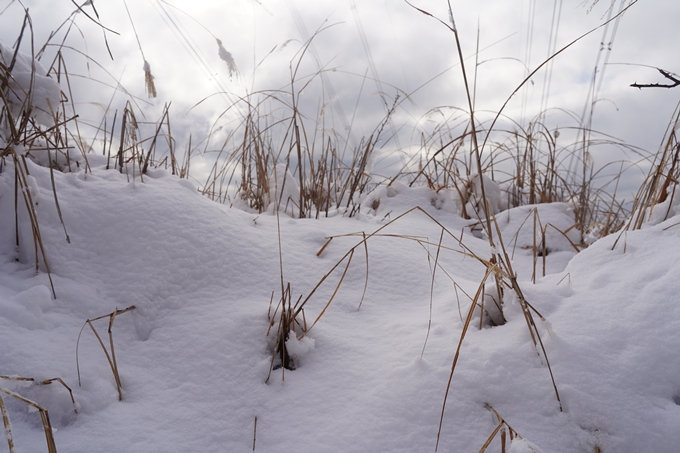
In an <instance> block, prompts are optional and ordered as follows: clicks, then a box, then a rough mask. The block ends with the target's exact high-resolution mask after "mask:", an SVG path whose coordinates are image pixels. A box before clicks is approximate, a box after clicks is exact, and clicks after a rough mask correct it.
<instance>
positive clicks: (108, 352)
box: [76, 305, 136, 401]
mask: <svg viewBox="0 0 680 453" xmlns="http://www.w3.org/2000/svg"><path fill="white" fill-rule="evenodd" d="M135 308H136V307H135V306H134V305H131V306H129V307H127V308H125V309H123V310H118V309H116V310H114V311H113V312H111V313H108V314H106V315H102V316H99V317H96V318H92V319H88V320H86V321H85V323H84V324H83V327H82V328H81V329H80V333H79V334H78V340H77V341H76V368H77V371H78V386H80V362H79V360H78V346H79V345H80V336H81V335H82V333H83V330H84V329H85V326H90V328H91V329H92V332H93V333H94V336H95V337H97V341H99V345H100V346H101V347H102V350H103V351H104V355H105V356H106V360H107V361H108V362H109V367H111V373H113V379H114V380H115V381H116V390H118V401H123V387H122V385H121V383H120V374H119V373H118V362H117V361H116V351H115V349H114V347H113V322H114V321H115V320H116V316H118V315H122V314H123V313H127V312H128V311H131V310H134V309H135ZM105 318H109V328H108V331H107V332H108V334H109V349H106V346H105V345H104V342H103V341H102V337H101V336H100V335H99V332H97V329H95V327H94V324H92V322H93V321H98V320H100V319H105Z"/></svg>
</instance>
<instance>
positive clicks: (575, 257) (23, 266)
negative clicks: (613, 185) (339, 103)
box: [0, 48, 680, 453]
mask: <svg viewBox="0 0 680 453" xmlns="http://www.w3.org/2000/svg"><path fill="white" fill-rule="evenodd" d="M3 49H4V48H0V50H2V53H6V52H5V50H3ZM18 61H19V66H17V68H19V69H20V68H21V67H22V65H23V67H24V69H25V68H26V66H27V65H30V61H24V60H21V59H19V60H18ZM22 62H23V63H22ZM36 71H37V75H38V76H40V77H36V78H34V79H31V77H29V76H26V77H23V78H22V77H17V78H16V80H15V82H16V86H15V87H14V88H13V89H15V97H13V98H11V103H12V107H11V109H12V110H14V109H15V108H16V112H20V111H21V108H22V107H21V104H22V103H23V102H24V101H25V99H23V98H22V96H21V95H20V93H21V92H22V91H24V92H28V91H30V90H27V89H26V87H25V86H23V85H22V84H26V83H28V85H29V86H30V84H31V83H34V84H36V85H35V87H36V89H35V90H33V91H32V93H33V94H34V96H35V98H34V99H33V102H34V104H35V105H36V106H37V107H39V111H40V112H41V113H40V115H41V116H42V119H41V118H38V119H39V120H41V121H47V122H49V117H48V116H45V115H46V112H47V111H49V109H50V102H47V101H45V99H49V98H50V97H53V96H54V95H55V87H54V86H53V85H52V82H51V81H50V79H49V78H47V77H42V72H40V70H39V68H38V69H36ZM29 73H30V71H29ZM17 74H19V73H17ZM41 77H42V78H41ZM31 80H33V82H31ZM41 99H42V100H41ZM5 132H6V131H5ZM0 144H2V149H3V153H4V152H5V150H9V148H7V147H6V145H5V143H0ZM24 151H25V150H22V149H19V148H18V147H15V148H13V149H12V150H11V153H17V154H16V155H19V154H20V153H22V152H24ZM7 153H8V154H7V155H6V156H5V157H4V158H0V159H2V161H1V162H0V387H1V388H2V389H6V391H4V390H3V391H4V393H1V392H3V391H0V396H2V398H3V401H4V405H5V407H6V413H7V418H5V420H11V434H12V440H13V443H14V445H15V446H16V451H17V452H40V451H47V447H46V443H45V437H44V433H43V429H42V423H41V421H40V417H39V414H38V413H37V412H36V410H35V409H34V408H33V407H31V406H30V405H27V404H25V402H22V401H19V400H18V399H16V398H14V397H13V396H12V395H10V394H8V393H7V392H15V394H16V395H21V396H22V397H24V398H28V399H30V400H32V401H34V402H35V403H37V404H38V405H40V406H41V407H43V408H45V409H47V410H48V412H49V417H50V419H51V422H52V427H53V428H54V439H55V442H56V446H57V449H58V451H61V452H93V451H96V452H115V453H118V452H182V453H184V452H224V451H227V452H242V451H253V450H254V451H257V452H281V451H295V452H409V453H410V452H421V451H422V452H431V451H433V450H434V448H435V443H436V441H437V435H438V427H439V423H440V415H441V411H442V405H443V402H444V397H445V394H446V390H447V382H448V380H449V376H450V373H451V366H452V361H453V357H454V354H455V352H456V347H457V344H458V341H459V338H460V337H461V333H462V332H463V325H464V321H463V319H464V318H465V317H466V313H467V312H468V310H469V307H470V305H471V299H470V297H469V296H468V295H473V294H474V293H475V292H476V291H477V288H478V287H479V285H480V282H481V281H482V279H483V277H484V275H485V270H486V269H485V266H484V265H483V264H482V263H481V262H480V261H479V260H477V259H476V258H475V257H473V256H472V255H473V254H474V255H476V256H478V257H480V258H482V259H489V258H490V256H491V249H490V246H489V242H488V241H487V240H485V239H484V238H481V237H478V236H480V235H479V233H475V232H474V231H473V230H474V228H470V227H471V226H472V223H474V222H471V221H470V220H464V219H463V218H462V217H461V216H460V215H459V212H460V209H459V208H460V207H459V206H458V205H457V202H456V198H455V196H453V195H452V194H451V193H447V192H444V191H442V192H440V193H434V192H432V191H430V190H428V189H425V188H413V189H412V188H408V187H406V186H404V185H403V184H399V183H395V184H393V185H392V186H390V187H379V188H378V189H376V190H375V191H374V192H372V193H371V194H369V195H368V196H367V197H366V199H365V200H364V202H363V205H362V208H361V210H360V213H359V214H358V215H356V216H354V217H353V218H349V217H348V216H346V215H343V214H344V213H343V212H342V211H338V212H332V213H331V214H332V215H330V216H329V217H328V218H322V219H320V220H310V219H294V218H292V217H290V216H289V215H288V214H287V213H286V212H285V211H284V210H282V211H281V213H280V215H279V216H277V215H275V214H274V209H270V210H269V211H268V213H265V214H259V215H258V214H253V213H249V212H246V211H245V210H239V209H236V208H229V207H227V206H224V205H221V204H218V203H214V202H212V201H210V200H208V199H207V198H205V197H202V196H201V195H199V194H198V192H197V191H196V188H195V187H194V186H193V185H192V184H191V183H189V182H187V181H186V180H180V179H178V178H176V177H174V176H171V175H170V174H169V173H168V172H166V171H165V170H162V169H152V170H150V171H149V172H148V174H147V175H145V176H144V179H143V180H142V179H141V178H140V177H139V174H138V172H137V174H136V175H135V174H134V173H133V172H132V171H130V172H127V173H121V172H119V171H117V170H113V169H111V170H107V169H106V163H107V161H106V159H105V158H103V157H101V156H97V155H90V156H89V166H90V168H91V171H85V168H86V167H87V166H86V165H85V164H84V163H83V162H81V163H79V164H75V161H74V162H72V165H71V166H70V168H71V170H72V171H64V172H61V171H54V187H55V189H56V194H57V196H58V199H59V206H60V212H61V216H63V225H62V222H61V220H60V212H59V210H58V209H57V204H56V199H55V191H54V190H53V188H52V184H53V183H52V179H51V176H52V175H51V174H50V170H49V168H48V167H47V166H46V165H45V164H46V163H47V162H48V161H49V159H46V158H45V155H44V154H41V153H45V152H44V151H39V150H34V151H32V152H31V155H30V156H29V157H28V158H27V159H26V170H28V174H29V175H28V176H27V178H26V184H25V185H26V189H25V190H26V191H28V192H29V193H30V194H31V199H32V201H33V203H34V208H35V212H37V216H38V224H39V228H40V236H41V238H42V243H43V244H44V247H45V255H46V257H47V260H48V264H49V267H50V269H51V275H52V280H53V284H54V291H55V293H56V296H57V297H56V298H53V296H52V289H51V284H50V282H49V279H48V275H47V273H46V272H45V266H44V264H43V266H42V267H43V270H42V271H41V272H39V273H37V274H36V270H35V259H36V258H35V256H36V254H35V250H34V242H33V233H32V227H31V222H30V219H29V215H28V210H27V209H26V207H25V205H24V204H23V199H22V197H21V196H19V198H18V199H19V201H18V203H17V206H18V216H17V217H15V215H14V212H15V203H16V201H15V200H16V199H15V187H16V182H15V170H16V169H15V167H14V163H13V162H14V161H13V159H11V158H10V155H11V153H10V151H7ZM74 164H75V165H74ZM66 169H67V167H66V166H64V170H66ZM489 184H491V182H490V181H489ZM291 189H294V187H293V186H290V185H289V186H288V190H291ZM491 192H493V191H490V192H489V193H491ZM499 193H500V192H499ZM289 195H291V194H289ZM292 195H294V193H293V194H292ZM678 200H680V194H678V196H676V197H669V198H668V200H667V201H666V202H665V203H664V204H662V205H660V206H658V207H657V210H656V212H654V213H652V214H653V215H652V216H651V217H650V218H651V220H650V222H649V223H648V224H646V226H645V228H643V229H642V230H638V231H632V232H628V233H624V234H622V235H612V236H609V237H606V238H604V239H601V240H599V241H597V242H595V243H594V244H592V245H591V246H590V247H588V248H587V249H585V250H583V251H581V252H580V253H577V248H576V247H574V246H573V242H578V237H577V236H575V234H576V233H575V230H574V229H573V228H571V227H572V224H573V222H574V220H573V212H572V211H571V210H570V208H569V206H568V205H566V204H559V203H554V204H548V205H539V206H524V207H519V208H514V209H510V210H504V211H502V212H499V213H498V215H497V221H498V225H499V229H500V230H501V231H502V233H503V238H504V241H505V244H506V246H507V250H508V253H509V254H510V255H511V256H512V260H513V266H514V267H515V268H516V270H517V271H518V278H519V281H520V284H521V288H522V291H523V293H524V295H525V297H526V298H527V300H528V301H529V302H530V303H531V305H532V306H533V307H534V308H535V309H536V310H537V311H538V312H540V313H541V314H542V315H543V317H544V319H540V317H539V316H535V317H534V318H535V319H536V320H537V329H538V332H539V333H540V334H541V337H542V339H543V343H544V345H545V350H546V353H547V356H548V358H549V360H550V364H551V369H552V372H553V374H554V380H555V383H556V386H557V389H558V391H559V395H560V401H561V404H560V403H559V402H558V400H557V398H556V395H555V390H554V389H553V385H552V381H551V378H550V372H549V368H548V366H547V364H546V362H545V360H544V359H543V358H542V355H541V354H539V352H538V351H537V349H536V348H535V347H534V344H533V342H532V339H531V334H530V331H529V330H528V329H527V323H526V322H525V318H524V316H523V315H522V311H521V309H520V306H519V304H518V303H517V302H516V300H514V299H513V298H512V297H509V296H508V297H506V298H505V300H504V306H503V316H504V318H505V319H506V320H507V322H506V323H505V324H503V325H498V326H495V327H491V326H490V325H485V326H484V327H482V328H479V326H480V324H481V323H480V320H479V315H477V318H476V319H473V323H472V327H471V328H470V330H469V331H468V332H467V335H466V336H465V339H464V342H463V346H462V350H461V355H460V359H459V361H458V363H457V367H456V370H455V373H454V375H453V379H452V381H451V385H450V388H449V393H448V399H447V402H446V408H445V413H444V418H443V424H442V429H441V439H440V444H439V450H440V451H445V452H448V451H455V452H475V451H479V450H480V448H482V447H483V445H484V444H485V441H486V439H487V438H488V437H489V436H490V434H492V433H493V432H494V429H495V428H496V426H497V425H498V419H497V416H496V415H495V413H494V412H493V411H496V413H497V414H499V415H500V416H502V417H503V419H504V420H505V422H506V423H507V424H508V425H509V426H510V427H512V429H513V430H514V432H516V433H518V434H519V435H520V436H521V437H517V438H515V440H514V441H513V442H512V445H510V446H509V447H508V451H510V452H515V453H519V452H530V451H533V452H538V451H545V452H574V453H576V452H593V451H601V452H617V453H627V452H630V453H637V452H646V451H650V452H651V451H653V452H669V453H671V452H677V451H678V450H679V449H680V335H678V331H680V303H678V302H679V301H678V294H679V293H680V281H679V280H678V277H677V276H678V275H680V260H678V258H677V254H678V251H680V247H679V244H680V238H679V236H680V216H678V215H677V210H678ZM499 202H500V200H495V203H494V207H495V208H497V209H498V210H501V209H502V207H501V204H500V203H499ZM416 206H419V207H421V208H422V210H423V211H424V212H421V211H418V210H414V211H412V212H410V213H409V214H407V215H405V216H403V217H400V215H401V214H402V213H405V212H407V211H409V210H411V209H412V208H414V207H416ZM469 208H470V210H472V206H470V207H469ZM425 212H426V213H427V214H429V216H430V217H428V215H426V214H425ZM666 215H668V216H669V217H670V218H669V219H668V220H665V221H663V220H662V219H663V218H664V217H665V216H666ZM442 226H444V227H445V228H446V230H447V231H448V232H449V233H450V234H445V235H443V234H442ZM382 227H384V228H382ZM380 228H382V229H381V230H380V232H379V234H376V235H373V236H371V237H370V238H369V239H368V241H367V242H366V246H364V245H362V244H361V241H362V239H363V238H364V237H366V236H365V235H370V234H371V233H373V232H375V231H377V230H378V229H380ZM537 228H538V229H542V230H543V231H545V244H544V245H545V250H547V252H548V253H547V255H546V254H545V253H543V252H542V253H541V255H546V256H540V257H537V256H535V255H534V253H533V250H534V248H535V247H539V248H540V249H541V251H542V250H543V249H544V247H543V246H542V245H541V242H542V240H543V237H542V236H540V237H539V236H537V233H536V230H537ZM67 235H68V236H67ZM452 236H453V237H452ZM331 237H333V239H332V240H331V241H330V242H328V241H329V238H331ZM17 238H18V242H19V246H18V247H17V245H16V243H17ZM67 238H68V240H67ZM458 240H462V242H463V244H464V245H465V247H466V248H465V249H463V248H462V247H461V245H460V244H459V243H458ZM439 244H441V246H439ZM357 245H358V246H357ZM353 247H355V249H354V250H355V252H354V253H353V254H352V255H351V257H352V261H351V263H350V265H349V267H347V268H346V267H345V264H346V263H347V262H348V260H347V259H346V260H345V261H344V264H341V265H340V266H339V267H337V268H336V270H335V271H334V272H333V273H332V274H331V276H330V277H329V278H328V279H327V280H326V281H325V282H324V284H323V285H321V286H320V287H319V288H318V290H316V291H315V292H314V296H313V297H312V298H311V299H309V301H308V302H307V304H306V305H305V311H304V318H303V319H304V320H306V321H307V325H308V326H311V325H312V323H313V321H314V320H315V319H316V318H317V317H318V316H319V315H320V314H321V313H323V317H321V318H320V320H319V321H318V323H317V324H316V325H314V327H313V328H311V329H310V330H308V333H307V334H306V335H304V336H302V332H301V331H299V332H298V336H299V338H297V337H291V338H289V340H288V343H287V345H288V350H289V351H290V353H291V354H293V356H294V357H293V359H294V363H295V367H296V369H295V370H285V373H284V369H283V368H279V369H274V370H271V368H272V363H273V362H272V352H273V348H274V344H275V340H274V333H275V331H276V326H275V325H274V326H273V327H271V324H270V317H271V318H273V319H278V318H276V317H275V316H272V314H273V313H272V312H273V311H274V310H275V309H276V306H277V302H278V301H279V300H280V299H281V297H282V290H283V289H284V288H287V287H288V285H290V299H291V300H292V301H293V302H295V301H296V300H298V297H306V296H307V295H308V294H310V293H311V292H312V291H313V290H314V288H315V287H316V285H317V283H318V282H319V281H321V280H322V279H323V278H324V276H325V275H327V273H328V272H329V271H331V269H333V268H334V266H336V264H337V263H338V261H339V260H341V259H342V257H343V256H346V254H347V252H348V251H349V250H351V249H352V248H353ZM462 252H465V253H462ZM280 257H281V259H280ZM40 261H41V262H42V259H40ZM345 269H346V271H345ZM544 269H545V273H546V275H545V276H543V272H544ZM343 272H344V277H341V275H342V274H343ZM366 276H368V278H366ZM340 279H342V284H341V285H340V287H339V290H338V291H337V294H336V295H335V296H334V297H333V295H334V293H335V290H336V285H337V283H338V282H339V280H340ZM532 280H536V283H535V284H534V283H532ZM488 288H491V286H490V285H489V286H488V287H487V291H490V292H493V291H491V290H490V289H488ZM364 292H365V293H364ZM506 294H509V292H507V293H506ZM491 297H492V294H489V296H488V300H491ZM331 298H332V303H331V304H330V305H329V306H328V308H327V309H326V310H325V312H324V307H325V306H326V305H327V303H328V301H329V300H330V299H331ZM128 307H134V308H131V309H130V310H129V311H125V312H122V313H120V314H118V315H117V316H115V317H114V318H109V317H104V318H103V319H98V320H94V321H92V326H93V327H95V328H96V329H97V331H98V333H99V335H100V338H101V339H102V341H103V344H105V345H106V346H107V347H108V348H109V351H110V345H109V341H110V340H109V335H108V334H107V330H109V326H110V321H111V322H113V320H115V322H113V324H112V327H111V332H112V338H113V341H114V344H115V352H116V354H115V357H116V365H117V367H118V370H119V374H120V381H121V386H122V389H121V395H122V400H120V401H119V392H118V389H117V386H116V381H115V380H114V375H113V373H112V372H111V367H110V366H109V362H108V361H107V356H106V355H105V353H104V350H103V349H102V347H101V346H100V343H99V341H98V339H97V337H96V336H95V334H94V332H93V331H92V330H91V329H90V328H89V327H90V326H89V325H87V324H86V321H87V320H91V319H95V318H99V317H101V316H104V315H107V314H109V313H113V312H115V311H116V310H125V309H126V308H128ZM279 313H280V312H279ZM301 315H302V313H301ZM298 319H301V318H298ZM485 324H489V323H485ZM497 324H498V323H497ZM270 327H271V329H270ZM268 332H269V335H268ZM20 378H32V379H34V381H32V382H31V381H26V380H21V379H20ZM53 378H61V379H62V380H63V382H64V383H65V384H66V385H68V386H70V388H71V389H72V390H73V395H74V398H75V407H74V405H73V403H72V402H71V399H70V396H69V393H68V391H67V390H66V388H64V387H62V386H61V385H60V384H59V383H58V382H53V383H52V384H49V385H39V384H38V383H39V382H41V381H43V380H45V379H53ZM560 406H562V408H563V410H560ZM5 433H6V434H7V433H9V431H8V430H6V431H5ZM500 442H501V441H500V435H499V436H498V437H497V438H496V439H495V440H494V441H493V443H492V444H491V446H490V448H491V449H492V450H491V451H499V450H500V448H501V446H500ZM7 445H8V444H7V442H5V441H4V439H0V451H7Z"/></svg>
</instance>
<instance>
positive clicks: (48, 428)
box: [0, 387, 57, 453]
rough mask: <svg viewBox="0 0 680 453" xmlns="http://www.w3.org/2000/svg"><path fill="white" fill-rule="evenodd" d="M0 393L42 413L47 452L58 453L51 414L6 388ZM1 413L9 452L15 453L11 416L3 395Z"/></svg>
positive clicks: (0, 388) (0, 405)
mask: <svg viewBox="0 0 680 453" xmlns="http://www.w3.org/2000/svg"><path fill="white" fill-rule="evenodd" d="M0 393H3V394H5V395H6V396H9V397H11V398H14V399H16V400H19V401H21V402H22V403H25V404H27V405H28V406H30V407H32V408H33V409H35V410H37V411H38V412H39V413H40V420H41V422H42V425H43V431H44V432H45V441H46V442H47V451H48V453H57V446H56V445H55V443H54V436H53V435H52V424H51V423H50V416H49V413H48V412H47V409H45V408H44V407H42V406H40V405H38V404H37V403H35V402H33V401H31V400H29V399H27V398H24V397H23V396H21V395H19V394H18V393H15V392H13V391H11V390H8V389H6V388H3V387H0ZM0 412H2V422H3V424H4V426H5V437H6V438H7V445H8V447H9V451H10V453H15V451H16V450H15V449H14V439H13V438H12V428H11V424H10V419H9V414H8V413H7V408H6V407H5V403H4V401H3V399H2V395H0Z"/></svg>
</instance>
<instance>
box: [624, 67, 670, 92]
mask: <svg viewBox="0 0 680 453" xmlns="http://www.w3.org/2000/svg"><path fill="white" fill-rule="evenodd" d="M656 69H657V71H659V72H660V73H661V75H662V76H664V77H665V78H667V79H668V80H670V81H671V82H673V83H670V84H663V83H637V82H636V83H633V84H632V85H631V86H632V87H635V88H675V87H676V86H678V85H680V79H678V78H677V76H675V75H674V74H671V73H670V72H668V71H664V70H663V69H660V68H656Z"/></svg>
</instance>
